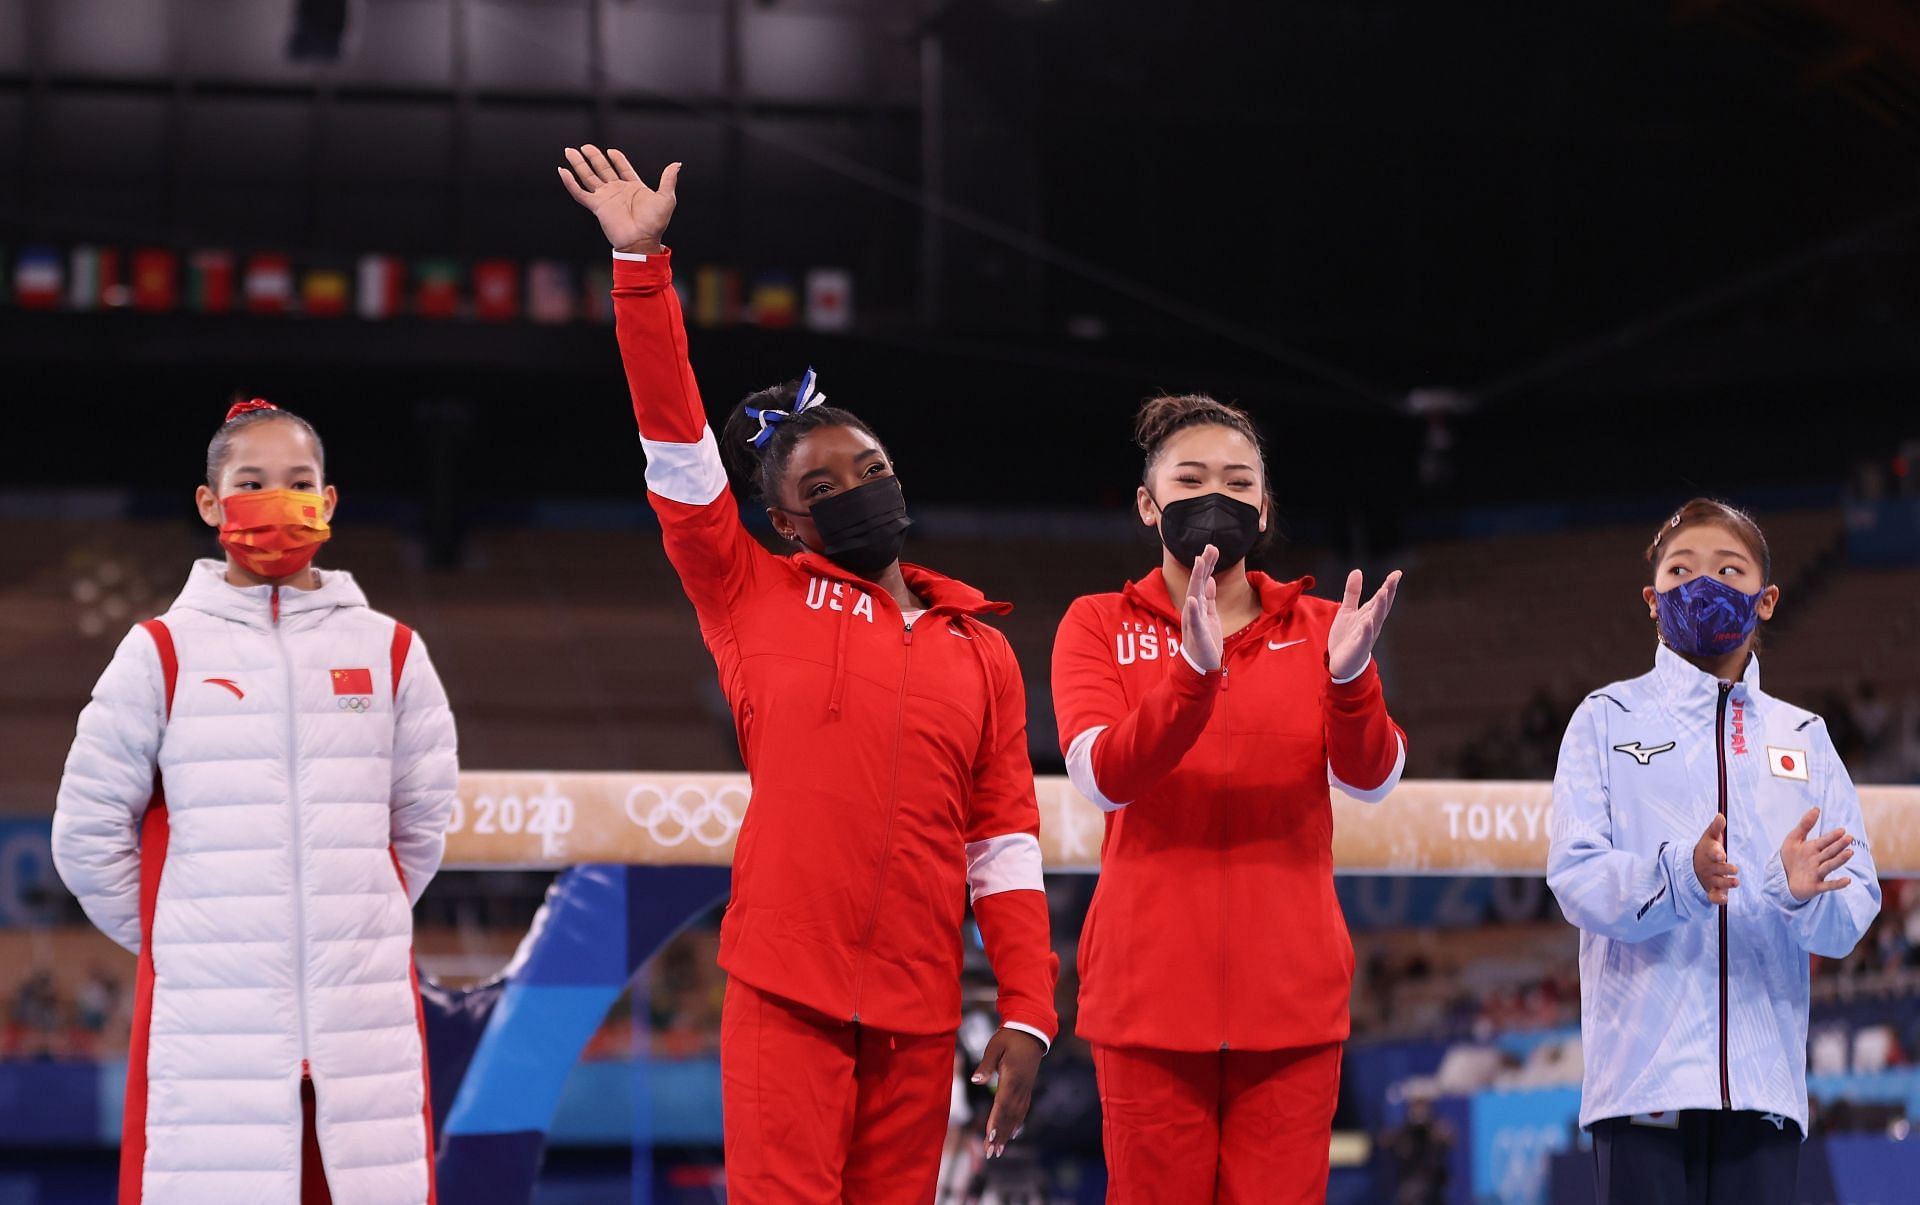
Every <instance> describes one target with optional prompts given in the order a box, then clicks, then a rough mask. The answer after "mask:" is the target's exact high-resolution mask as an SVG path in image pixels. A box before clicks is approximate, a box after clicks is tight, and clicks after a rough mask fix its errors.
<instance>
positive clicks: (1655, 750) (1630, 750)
mask: <svg viewBox="0 0 1920 1205" xmlns="http://www.w3.org/2000/svg"><path fill="white" fill-rule="evenodd" d="M1673 747H1674V744H1673V742H1672V741H1668V742H1667V743H1666V744H1664V745H1654V746H1653V747H1651V748H1648V747H1647V746H1644V745H1642V744H1641V743H1640V742H1639V741H1628V742H1627V743H1626V744H1624V745H1615V746H1614V747H1613V751H1614V752H1615V753H1626V754H1630V755H1632V757H1633V760H1635V761H1637V762H1639V763H1640V764H1641V765H1643V766H1644V765H1647V764H1648V763H1650V762H1651V761H1653V759H1654V756H1655V755H1656V754H1661V753H1666V752H1668V751H1669V750H1671V749H1672V748H1673Z"/></svg>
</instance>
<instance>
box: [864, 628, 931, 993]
mask: <svg viewBox="0 0 1920 1205" xmlns="http://www.w3.org/2000/svg"><path fill="white" fill-rule="evenodd" d="M921 618H923V619H924V618H926V617H925V616H924V615H922V616H921ZM901 642H902V643H903V644H904V645H905V646H906V650H907V651H906V655H905V656H904V657H902V658H901V662H900V698H899V703H898V705H897V709H896V710H895V712H894V717H893V781H892V783H891V784H890V785H889V786H888V787H887V828H886V832H885V835H884V836H882V837H881V839H880V876H879V880H878V881H877V882H876V883H875V884H874V889H873V911H872V912H871V913H869V914H868V916H867V928H866V931H865V932H864V933H862V934H861V935H860V962H859V967H858V969H857V970H856V971H855V972H854V976H853V1023H854V1024H855V1025H858V1024H860V993H861V990H862V989H863V988H864V987H865V986H866V977H867V947H868V946H869V945H870V944H872V942H873V931H874V928H875V927H876V926H878V925H879V923H880V905H881V903H882V902H883V901H884V900H885V899H886V898H887V859H888V857H889V856H891V855H892V853H893V822H894V818H895V817H897V816H898V815H899V814H900V748H901V746H902V745H904V744H905V743H906V727H907V672H908V671H909V670H910V669H912V667H913V625H912V624H907V625H906V626H905V630H904V631H903V633H902V635H901Z"/></svg>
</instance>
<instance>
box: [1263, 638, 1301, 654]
mask: <svg viewBox="0 0 1920 1205" xmlns="http://www.w3.org/2000/svg"><path fill="white" fill-rule="evenodd" d="M1306 642H1307V638H1306V637H1305V636H1302V637H1301V638H1300V639H1298V640H1286V641H1282V642H1281V643H1279V644H1275V643H1274V642H1273V641H1271V640H1269V641H1267V647H1268V648H1270V649H1272V650H1274V651H1275V652H1278V651H1280V650H1281V649H1290V648H1292V647H1293V646H1294V645H1296V644H1305V643H1306Z"/></svg>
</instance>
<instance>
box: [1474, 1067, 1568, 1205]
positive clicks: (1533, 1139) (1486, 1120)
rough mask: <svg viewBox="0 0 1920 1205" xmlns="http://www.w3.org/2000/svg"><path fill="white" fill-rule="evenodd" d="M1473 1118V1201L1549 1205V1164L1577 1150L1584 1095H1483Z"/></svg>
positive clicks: (1546, 1091)
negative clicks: (1559, 1154)
mask: <svg viewBox="0 0 1920 1205" xmlns="http://www.w3.org/2000/svg"><path fill="white" fill-rule="evenodd" d="M1471 1113H1472V1117H1473V1122H1472V1126H1471V1129H1472V1143H1473V1199H1474V1200H1475V1201H1497V1202H1499V1203H1500V1205H1547V1183H1548V1159H1549V1157H1550V1156H1552V1155H1553V1154H1554V1153H1555V1152H1558V1151H1564V1150H1566V1149H1568V1148H1569V1147H1571V1146H1573V1144H1574V1140H1575V1139H1574V1134H1575V1132H1576V1131H1577V1130H1578V1128H1579V1124H1580V1089H1578V1088H1541V1089H1537V1090H1534V1091H1531V1092H1482V1093H1480V1094H1479V1095H1477V1096H1475V1097H1474V1098H1473V1103H1472V1107H1471Z"/></svg>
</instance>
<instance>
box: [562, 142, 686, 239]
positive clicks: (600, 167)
mask: <svg viewBox="0 0 1920 1205" xmlns="http://www.w3.org/2000/svg"><path fill="white" fill-rule="evenodd" d="M567 162H568V163H570V164H572V165H573V166H572V168H571V169H568V168H564V167H563V168H560V169H559V172H560V182H561V183H562V184H564V185H566V186H567V191H568V192H569V193H572V194H573V199H574V200H576V201H578V202H580V203H581V204H582V205H585V206H586V207H587V208H588V209H590V210H592V211H593V216H594V217H596V218H599V219H600V230H601V232H602V233H604V234H605V235H606V236H607V241H608V242H609V243H612V244H613V248H614V250H616V251H628V252H633V253H635V254H639V255H650V254H653V253H655V252H657V251H659V250H661V249H662V244H661V242H660V236H661V235H663V234H665V233H666V232H667V223H668V222H669V221H672V220H673V204H674V186H675V185H676V184H678V183H679V181H680V165H679V164H678V163H669V164H668V165H667V170H666V171H663V172H661V173H660V187H659V188H648V187H647V185H646V181H644V180H642V179H641V178H640V173H639V172H636V171H634V170H633V164H631V163H628V162H627V157H626V156H625V155H623V154H621V153H620V152H619V151H615V150H609V151H607V152H606V153H605V154H602V153H601V151H600V148H599V147H597V146H594V145H592V144H591V143H585V144H582V145H581V147H580V148H579V149H578V150H575V149H574V148H573V147H568V148H567Z"/></svg>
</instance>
